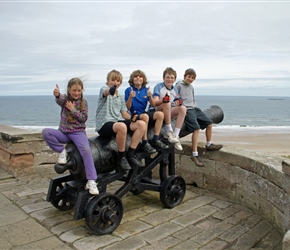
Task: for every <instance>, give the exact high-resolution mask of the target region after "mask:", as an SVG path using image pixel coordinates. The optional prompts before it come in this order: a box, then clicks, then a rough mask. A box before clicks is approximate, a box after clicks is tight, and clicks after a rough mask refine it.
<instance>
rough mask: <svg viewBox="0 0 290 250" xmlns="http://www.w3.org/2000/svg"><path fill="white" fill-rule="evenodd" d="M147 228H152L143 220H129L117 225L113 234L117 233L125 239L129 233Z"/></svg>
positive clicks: (132, 233)
mask: <svg viewBox="0 0 290 250" xmlns="http://www.w3.org/2000/svg"><path fill="white" fill-rule="evenodd" d="M149 228H152V226H151V225H150V224H147V223H145V222H143V221H138V220H136V221H129V222H126V223H124V224H122V225H119V226H118V227H117V228H116V229H115V231H114V235H117V236H119V237H121V238H122V239H125V238H127V237H129V236H131V235H135V234H138V233H140V232H143V231H145V230H147V229H149Z"/></svg>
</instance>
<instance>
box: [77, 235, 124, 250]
mask: <svg viewBox="0 0 290 250" xmlns="http://www.w3.org/2000/svg"><path fill="white" fill-rule="evenodd" d="M121 240H122V239H121V238H119V237H115V236H112V235H103V236H96V235H92V236H89V237H85V238H82V239H80V240H77V241H75V242H74V243H73V246H74V247H75V248H76V249H78V250H84V249H85V250H97V249H100V248H102V247H106V246H110V245H111V244H113V243H115V242H119V241H121Z"/></svg>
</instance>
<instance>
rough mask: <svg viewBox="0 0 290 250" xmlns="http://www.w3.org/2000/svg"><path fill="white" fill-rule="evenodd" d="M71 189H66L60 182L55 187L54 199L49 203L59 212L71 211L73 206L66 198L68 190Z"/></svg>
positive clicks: (63, 183)
mask: <svg viewBox="0 0 290 250" xmlns="http://www.w3.org/2000/svg"><path fill="white" fill-rule="evenodd" d="M69 189H71V187H68V186H67V184H66V183H65V182H60V183H58V184H57V185H56V186H55V190H54V193H55V196H56V199H54V200H53V201H51V202H50V203H51V204H52V205H53V206H54V207H55V208H57V209H59V210H61V211H66V210H70V209H72V208H73V207H74V206H75V204H74V203H72V202H70V201H69V200H68V198H67V194H68V190H69Z"/></svg>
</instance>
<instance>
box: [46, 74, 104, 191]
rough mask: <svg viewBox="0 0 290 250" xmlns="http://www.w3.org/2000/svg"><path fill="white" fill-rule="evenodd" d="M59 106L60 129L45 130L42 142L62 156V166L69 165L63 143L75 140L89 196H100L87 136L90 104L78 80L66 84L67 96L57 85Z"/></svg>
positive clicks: (59, 160) (60, 158) (73, 79)
mask: <svg viewBox="0 0 290 250" xmlns="http://www.w3.org/2000/svg"><path fill="white" fill-rule="evenodd" d="M53 95H54V96H55V101H56V103H57V104H58V105H59V106H61V118H60V123H59V128H58V129H51V128H45V129H43V131H42V136H43V139H44V140H45V141H46V143H47V144H48V146H49V147H50V148H51V149H52V150H54V151H55V152H58V153H60V155H59V158H58V163H59V164H66V163H67V153H66V149H65V147H64V145H63V144H66V143H68V142H70V141H73V142H74V144H75V145H76V147H77V148H78V150H79V152H80V154H81V156H82V158H83V161H84V165H85V170H86V177H87V180H88V181H87V184H86V186H85V188H86V189H88V190H89V192H90V194H92V195H98V194H99V190H98V187H97V184H96V180H97V172H96V168H95V165H94V160H93V156H92V151H91V148H90V145H89V140H88V137H87V134H86V131H85V129H86V121H87V119H88V104H87V101H86V100H85V99H84V97H83V83H82V81H81V80H80V79H79V78H72V79H71V80H70V81H69V82H68V85H67V94H61V93H60V90H59V87H58V85H57V84H56V88H55V89H54V91H53Z"/></svg>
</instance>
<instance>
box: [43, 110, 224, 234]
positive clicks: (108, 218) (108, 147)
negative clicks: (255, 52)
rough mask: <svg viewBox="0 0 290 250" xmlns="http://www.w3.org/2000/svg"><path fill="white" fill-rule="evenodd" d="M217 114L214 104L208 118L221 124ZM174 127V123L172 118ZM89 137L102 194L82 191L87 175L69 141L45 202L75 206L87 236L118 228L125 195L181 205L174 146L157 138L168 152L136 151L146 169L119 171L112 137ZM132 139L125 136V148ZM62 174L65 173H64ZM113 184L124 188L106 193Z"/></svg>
mask: <svg viewBox="0 0 290 250" xmlns="http://www.w3.org/2000/svg"><path fill="white" fill-rule="evenodd" d="M217 110H219V112H217ZM220 110H221V109H220V108H219V107H218V106H211V108H210V109H208V111H207V112H208V114H207V115H208V116H209V117H210V118H211V119H212V120H213V121H217V120H219V121H221V120H222V119H223V112H222V111H220ZM217 116H218V117H217ZM172 123H175V121H174V120H173V121H172ZM162 130H163V128H162ZM162 130H161V134H162ZM182 134H183V136H186V135H187V134H189V132H188V131H186V128H185V127H183V128H182ZM152 137H153V128H149V129H148V139H149V140H150V139H152ZM88 139H89V143H90V147H91V150H92V154H93V158H94V164H95V166H96V169H97V173H98V180H97V181H98V188H99V191H100V194H99V195H97V196H92V195H91V194H89V192H88V190H85V184H86V175H85V168H84V165H83V161H82V157H81V156H80V154H79V152H78V149H77V148H76V146H75V145H74V144H73V143H68V144H67V145H66V150H67V154H68V156H67V158H68V161H67V164H66V165H59V164H58V163H56V164H55V166H54V168H55V171H56V172H57V173H58V174H63V175H61V176H58V177H55V178H52V179H51V181H50V185H49V189H48V193H47V197H46V200H47V201H48V202H50V203H51V204H52V205H53V206H54V207H55V208H57V209H59V210H62V211H65V210H70V209H72V208H74V207H75V210H74V215H73V219H74V220H79V219H82V218H84V219H85V222H86V226H87V228H88V229H89V231H90V232H92V233H93V234H97V235H104V234H109V233H111V232H113V231H114V230H115V229H116V228H117V227H118V225H119V224H120V222H121V220H122V216H123V204H122V200H121V198H122V197H123V196H124V195H125V194H126V193H128V192H131V193H132V194H134V195H138V194H140V193H142V192H143V191H145V190H151V191H156V192H159V193H160V201H161V203H162V204H163V205H164V207H166V208H173V207H175V206H177V205H179V204H180V203H181V202H182V200H183V198H184V196H185V193H186V184H185V180H184V179H183V178H182V177H181V176H178V175H176V174H175V153H174V145H171V144H170V143H169V142H168V141H167V140H166V139H164V138H162V137H161V140H162V141H163V142H164V143H166V144H167V145H169V149H159V148H156V149H157V152H156V153H154V154H152V155H149V154H148V153H145V152H142V151H140V150H138V148H137V150H136V156H137V157H138V159H139V160H140V161H143V162H144V163H145V166H144V167H137V166H134V165H133V166H132V169H131V170H129V171H128V170H123V169H121V168H118V167H117V152H118V149H117V144H116V141H115V138H114V137H112V138H102V137H101V136H95V137H92V138H88ZM130 139H131V137H130V135H128V136H127V142H126V147H127V148H128V146H129V144H130ZM157 165H159V179H158V180H155V179H153V178H152V170H153V168H155V167H156V166H157ZM66 171H68V172H69V173H68V174H64V173H65V172H66ZM114 181H120V182H121V183H122V185H121V186H120V187H119V189H118V190H117V191H115V193H109V192H107V186H108V185H109V184H110V183H112V182H114Z"/></svg>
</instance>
